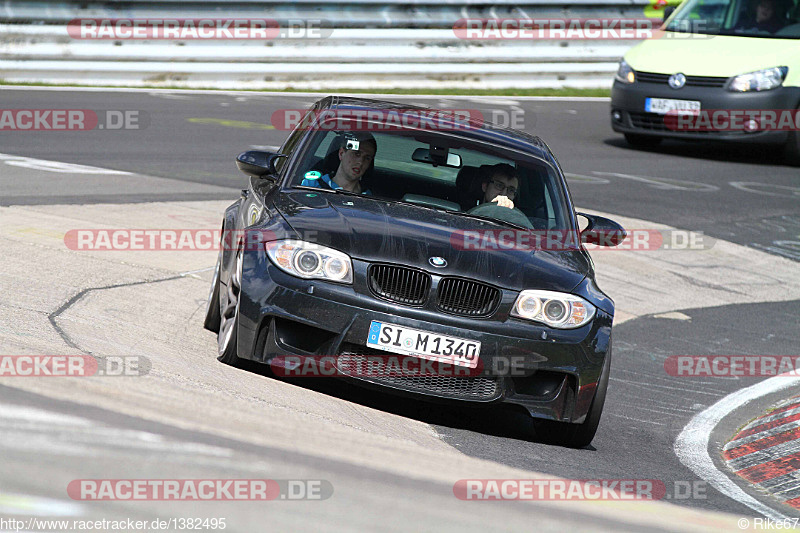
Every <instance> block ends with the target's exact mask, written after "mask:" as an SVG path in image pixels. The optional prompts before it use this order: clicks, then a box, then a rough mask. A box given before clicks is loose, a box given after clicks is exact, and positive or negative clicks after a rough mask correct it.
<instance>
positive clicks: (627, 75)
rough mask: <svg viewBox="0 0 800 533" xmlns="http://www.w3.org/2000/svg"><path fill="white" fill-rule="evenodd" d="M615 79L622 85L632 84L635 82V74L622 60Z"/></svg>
mask: <svg viewBox="0 0 800 533" xmlns="http://www.w3.org/2000/svg"><path fill="white" fill-rule="evenodd" d="M616 79H617V81H621V82H622V83H633V82H635V81H636V73H635V72H634V71H633V69H632V68H631V67H630V65H628V64H627V63H626V62H625V60H624V59H623V60H622V61H620V62H619V68H618V69H617V75H616Z"/></svg>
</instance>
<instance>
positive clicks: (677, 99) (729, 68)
mask: <svg viewBox="0 0 800 533" xmlns="http://www.w3.org/2000/svg"><path fill="white" fill-rule="evenodd" d="M664 30H665V31H663V32H657V33H656V35H655V36H654V38H652V39H648V40H646V41H644V42H642V43H640V44H639V45H637V46H635V47H633V48H632V49H631V50H629V51H628V53H626V54H625V57H624V58H623V60H622V61H621V62H620V65H619V70H618V72H617V75H616V78H615V80H614V86H613V89H612V92H611V125H612V127H613V129H614V131H617V132H620V133H623V134H624V135H625V138H626V139H627V141H628V142H629V143H630V144H632V145H634V146H654V145H656V144H658V143H659V142H661V140H662V139H664V138H674V139H686V140H692V141H697V140H711V139H713V140H724V141H732V142H750V143H768V144H781V145H783V147H784V152H785V155H786V157H787V160H788V161H789V162H791V163H793V164H800V132H798V131H797V127H798V126H800V124H797V121H798V120H800V111H799V110H800V0H686V1H685V2H684V3H683V4H681V5H680V6H679V7H678V8H677V10H676V11H675V12H674V13H673V14H672V15H671V16H670V17H669V18H668V19H667V21H666V23H665V25H664ZM773 112H775V113H773ZM776 113H777V115H778V119H779V122H775V123H773V122H770V117H772V118H774V117H775V114H776ZM692 117H693V118H692ZM712 118H713V120H711V119H712ZM693 121H694V122H693Z"/></svg>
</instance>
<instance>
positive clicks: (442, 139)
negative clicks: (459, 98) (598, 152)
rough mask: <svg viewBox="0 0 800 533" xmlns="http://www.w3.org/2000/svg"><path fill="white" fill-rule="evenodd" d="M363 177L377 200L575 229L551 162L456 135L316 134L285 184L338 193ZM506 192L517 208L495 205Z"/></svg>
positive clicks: (364, 187) (363, 188) (365, 189)
mask: <svg viewBox="0 0 800 533" xmlns="http://www.w3.org/2000/svg"><path fill="white" fill-rule="evenodd" d="M354 140H355V141H356V142H357V144H353V141H354ZM348 148H349V150H348ZM375 148H377V150H376V149H375ZM348 151H352V152H353V153H352V154H350V155H348V154H347V152H348ZM372 154H374V157H373V159H372V161H371V162H368V161H367V160H368V159H369V158H370V156H371V155H372ZM434 163H435V164H434ZM359 176H360V180H359V181H358V185H359V186H360V191H359V190H358V189H357V190H356V193H358V192H360V193H361V194H362V196H364V197H365V198H372V199H374V200H376V201H387V200H390V201H397V202H406V203H411V204H415V205H418V206H423V207H427V208H431V209H438V210H443V211H447V212H450V213H453V214H456V215H459V216H467V217H475V218H484V219H491V220H494V221H498V222H501V223H505V224H506V225H509V226H515V227H521V228H527V229H571V218H570V217H569V216H568V212H569V211H568V209H567V203H566V191H564V190H562V185H561V180H560V179H559V174H558V172H557V170H556V169H554V168H553V167H552V166H551V165H550V164H548V163H546V162H545V161H543V160H540V159H538V158H535V157H533V156H529V155H527V154H522V153H520V152H516V151H509V150H505V149H503V148H500V147H497V146H494V145H487V144H486V143H479V142H477V141H473V140H469V139H465V138H463V137H459V136H457V135H445V134H441V133H436V134H433V133H431V132H420V131H410V130H399V129H398V130H397V131H391V132H376V131H372V132H370V133H366V132H347V131H314V132H311V139H310V142H309V143H308V144H307V145H306V147H305V148H304V150H303V154H302V156H301V159H300V160H299V161H298V162H296V164H293V165H292V169H291V170H290V176H289V178H288V180H287V184H288V185H289V186H293V187H314V188H319V189H321V190H323V191H326V192H330V193H331V194H336V193H337V192H348V191H347V189H348V188H349V187H345V189H341V188H340V187H341V186H342V184H344V185H346V184H347V181H346V179H345V178H346V177H349V178H350V179H351V180H354V179H356V180H357V179H358V177H359ZM351 182H352V181H351ZM501 197H505V198H506V199H508V200H510V201H511V202H513V206H514V207H513V208H511V207H508V206H501V205H498V204H499V203H503V201H504V199H503V198H501ZM494 199H497V201H496V202H492V200H494Z"/></svg>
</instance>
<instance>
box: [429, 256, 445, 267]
mask: <svg viewBox="0 0 800 533" xmlns="http://www.w3.org/2000/svg"><path fill="white" fill-rule="evenodd" d="M428 263H430V264H431V265H432V266H435V267H436V268H444V267H446V266H447V261H445V258H444V257H431V258H430V259H428Z"/></svg>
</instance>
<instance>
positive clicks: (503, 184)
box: [481, 163, 519, 209]
mask: <svg viewBox="0 0 800 533" xmlns="http://www.w3.org/2000/svg"><path fill="white" fill-rule="evenodd" d="M481 187H482V188H483V200H482V201H481V204H486V203H489V202H496V203H497V205H499V206H502V207H508V208H509V209H514V201H513V199H514V198H516V196H517V191H519V178H517V171H516V170H515V169H514V167H512V166H511V165H509V164H508V163H499V164H497V165H493V166H491V167H489V172H487V173H486V174H485V175H484V179H483V183H482V184H481Z"/></svg>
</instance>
